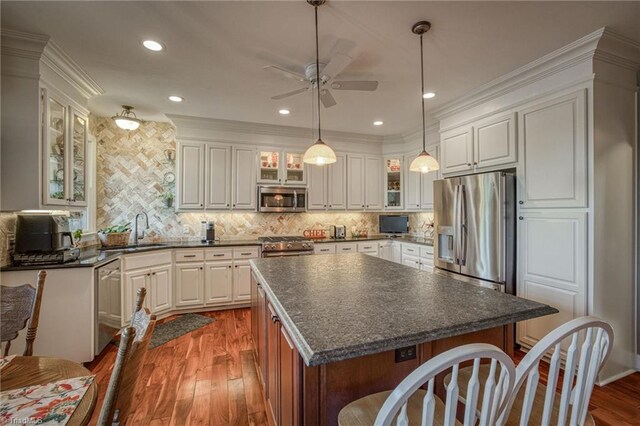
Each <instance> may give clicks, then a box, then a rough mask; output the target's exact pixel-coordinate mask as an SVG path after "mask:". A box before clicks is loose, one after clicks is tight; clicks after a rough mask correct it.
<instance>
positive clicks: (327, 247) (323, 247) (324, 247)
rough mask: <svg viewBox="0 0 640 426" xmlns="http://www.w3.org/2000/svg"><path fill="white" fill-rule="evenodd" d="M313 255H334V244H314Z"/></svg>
mask: <svg viewBox="0 0 640 426" xmlns="http://www.w3.org/2000/svg"><path fill="white" fill-rule="evenodd" d="M313 252H314V253H315V254H336V245H335V244H316V245H315V246H314V248H313Z"/></svg>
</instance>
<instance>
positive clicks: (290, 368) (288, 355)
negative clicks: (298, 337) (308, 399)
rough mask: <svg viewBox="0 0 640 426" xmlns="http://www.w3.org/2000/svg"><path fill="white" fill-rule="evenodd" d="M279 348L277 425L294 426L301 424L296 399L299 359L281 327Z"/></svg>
mask: <svg viewBox="0 0 640 426" xmlns="http://www.w3.org/2000/svg"><path fill="white" fill-rule="evenodd" d="M279 346H280V347H279V355H280V359H279V363H278V370H279V377H278V378H279V381H280V421H279V422H278V425H280V426H295V425H299V424H301V422H300V418H299V416H300V410H299V398H298V395H299V392H298V388H299V371H300V357H299V356H298V351H297V350H296V348H295V346H294V345H293V343H292V342H291V338H290V337H289V334H288V333H287V331H286V330H285V328H284V327H282V325H281V326H280V342H279Z"/></svg>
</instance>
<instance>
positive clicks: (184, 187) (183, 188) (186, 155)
mask: <svg viewBox="0 0 640 426" xmlns="http://www.w3.org/2000/svg"><path fill="white" fill-rule="evenodd" d="M177 160H178V176H177V180H178V185H177V187H176V188H177V194H176V195H177V200H178V204H177V206H178V208H180V209H182V210H202V209H203V208H204V186H205V171H204V169H205V146H204V144H203V143H197V142H181V143H179V144H178V158H177Z"/></svg>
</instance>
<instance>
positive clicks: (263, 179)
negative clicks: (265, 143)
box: [258, 149, 283, 185]
mask: <svg viewBox="0 0 640 426" xmlns="http://www.w3.org/2000/svg"><path fill="white" fill-rule="evenodd" d="M258 152H259V156H258V183H268V184H272V185H279V184H282V180H283V177H282V174H281V173H282V170H281V169H282V166H281V164H282V152H280V151H278V150H262V149H261V150H259V151H258Z"/></svg>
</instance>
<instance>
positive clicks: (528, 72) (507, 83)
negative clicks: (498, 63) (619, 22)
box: [433, 27, 621, 120]
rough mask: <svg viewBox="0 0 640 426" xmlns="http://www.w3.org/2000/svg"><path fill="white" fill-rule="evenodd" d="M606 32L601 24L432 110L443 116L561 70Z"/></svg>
mask: <svg viewBox="0 0 640 426" xmlns="http://www.w3.org/2000/svg"><path fill="white" fill-rule="evenodd" d="M605 33H606V34H607V35H609V36H612V35H613V34H614V33H613V32H612V31H610V30H607V29H606V28H604V27H603V28H600V29H598V30H596V31H594V32H592V33H590V34H587V35H586V36H584V37H582V38H580V39H578V40H576V41H574V42H572V43H569V44H568V45H566V46H564V47H561V48H560V49H557V50H555V51H553V52H551V53H549V54H547V55H545V56H543V57H541V58H539V59H536V60H535V61H533V62H530V63H528V64H526V65H524V66H522V67H520V68H518V69H516V70H514V71H511V72H509V73H507V74H504V75H503V76H501V77H498V78H496V79H494V80H492V81H490V82H488V83H486V84H484V85H482V86H480V87H478V88H477V89H475V90H472V91H471V92H469V94H467V95H465V96H463V97H461V98H458V99H456V100H454V101H452V102H449V103H447V104H445V105H443V106H441V107H439V108H436V109H435V110H434V112H433V113H434V116H435V117H436V118H437V119H439V120H441V119H442V118H444V117H447V116H451V115H453V114H456V113H459V112H461V111H464V110H467V109H469V108H472V107H474V106H477V105H480V104H482V103H485V102H488V101H490V100H492V99H495V98H497V97H499V96H502V95H504V94H506V93H509V92H512V91H514V90H516V89H518V88H520V87H523V86H525V85H528V84H531V83H533V82H535V81H538V80H541V79H543V78H545V77H547V76H549V75H552V74H556V73H558V72H561V71H563V70H565V69H567V68H570V67H572V66H575V65H576V64H579V63H582V62H585V61H588V60H591V59H593V57H594V55H595V51H596V49H597V46H598V43H599V41H600V39H601V38H602V37H603V35H604V34H605ZM619 37H621V36H619Z"/></svg>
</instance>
